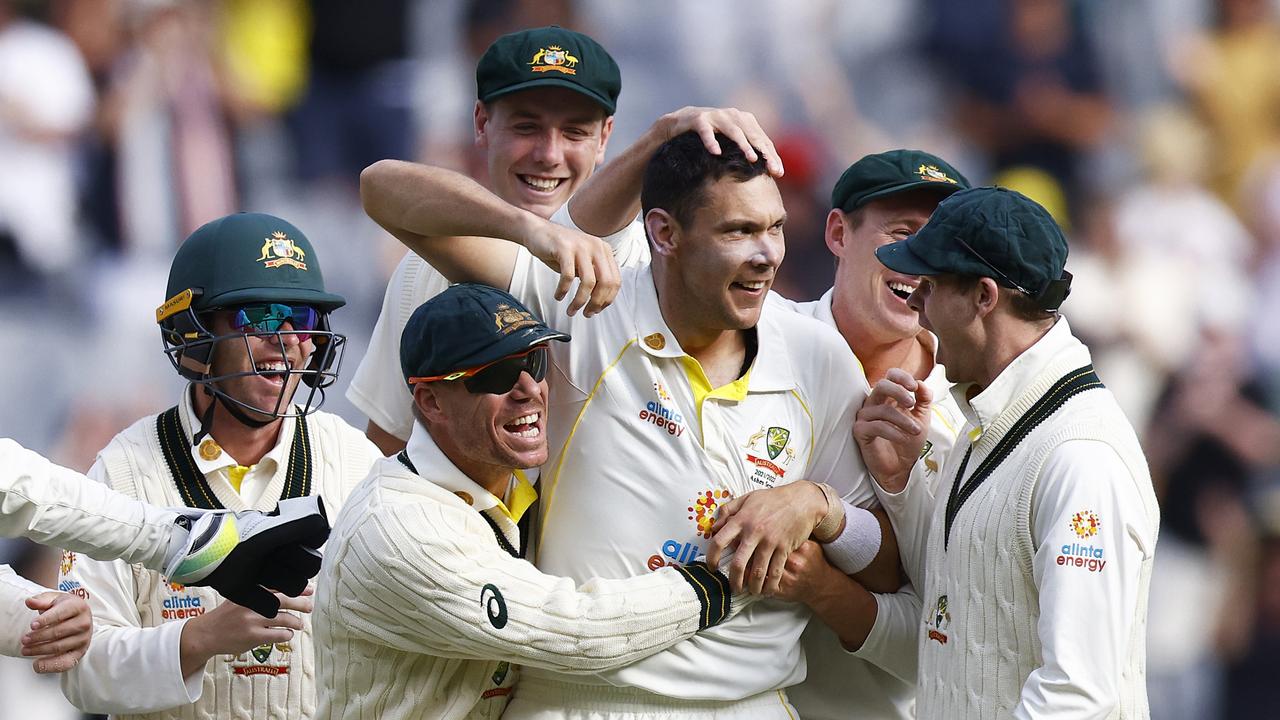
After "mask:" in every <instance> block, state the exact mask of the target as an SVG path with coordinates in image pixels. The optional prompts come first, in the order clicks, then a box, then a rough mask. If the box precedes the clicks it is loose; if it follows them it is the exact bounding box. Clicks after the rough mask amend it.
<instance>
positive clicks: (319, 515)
mask: <svg viewBox="0 0 1280 720" xmlns="http://www.w3.org/2000/svg"><path fill="white" fill-rule="evenodd" d="M174 511H175V512H177V513H178V514H179V517H178V519H177V521H176V524H177V525H178V527H179V528H182V529H183V530H184V531H185V536H184V535H183V533H182V532H179V533H177V534H175V537H174V539H173V540H171V541H170V542H169V552H168V556H167V557H166V558H165V573H164V574H165V576H166V577H168V578H169V580H170V581H172V582H176V583H181V584H183V585H207V586H209V587H211V588H213V589H214V590H217V591H218V592H219V593H221V594H222V596H223V597H225V598H226V599H228V600H230V601H231V602H234V603H236V604H237V605H243V606H244V607H247V608H249V609H250V610H253V611H254V612H256V613H258V614H259V615H262V616H263V617H269V618H270V617H275V616H276V613H277V612H278V611H279V610H280V601H279V600H277V599H276V597H275V596H274V595H272V594H271V592H269V591H268V590H267V589H266V588H271V589H272V590H277V591H279V592H282V593H284V594H285V595H289V596H291V597H297V596H298V595H299V594H301V593H302V591H303V590H304V589H306V587H307V581H308V580H310V579H311V578H313V577H315V574H316V573H317V572H319V571H320V546H321V545H324V542H325V540H327V539H328V538H329V519H328V517H327V516H326V515H325V512H324V504H323V503H321V502H320V497H319V496H317V495H312V496H310V497H304V498H292V499H289V500H282V501H280V504H279V506H277V507H276V509H275V510H273V511H271V512H270V513H263V512H257V511H252V510H250V511H245V512H236V513H233V512H229V511H209V510H197V509H194V508H174Z"/></svg>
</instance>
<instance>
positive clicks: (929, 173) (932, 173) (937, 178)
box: [916, 164, 958, 185]
mask: <svg viewBox="0 0 1280 720" xmlns="http://www.w3.org/2000/svg"><path fill="white" fill-rule="evenodd" d="M916 174H917V175H919V176H920V179H921V180H930V181H932V182H944V183H951V184H952V185H957V184H958V183H957V182H956V181H955V180H954V179H953V178H952V177H951V176H949V175H947V174H946V173H944V172H942V171H941V170H939V169H938V166H937V165H924V164H921V165H920V167H918V168H916Z"/></svg>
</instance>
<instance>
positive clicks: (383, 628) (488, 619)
mask: <svg viewBox="0 0 1280 720" xmlns="http://www.w3.org/2000/svg"><path fill="white" fill-rule="evenodd" d="M568 340H569V337H568V336H567V335H566V334H564V333H562V332H557V331H555V330H552V329H550V328H548V327H547V326H546V325H543V324H542V323H541V322H539V321H537V320H536V319H534V317H533V316H532V315H531V314H530V313H529V311H528V310H527V309H525V307H524V306H523V305H521V304H520V302H519V301H518V300H516V299H515V298H513V297H511V296H510V295H508V294H507V293H505V292H503V291H501V290H497V289H495V288H491V287H488V286H485V285H475V284H470V283H463V284H460V285H454V286H452V287H450V288H449V289H447V290H445V291H444V292H443V293H441V294H440V295H437V296H436V297H435V298H432V299H431V300H430V301H428V302H427V303H425V304H424V305H423V306H422V307H420V308H418V309H417V310H415V311H414V313H413V315H412V316H411V317H410V319H409V323H408V325H407V326H406V327H405V332H404V339H403V342H402V344H401V358H402V364H403V367H404V371H403V373H404V374H403V376H402V377H404V378H405V380H406V381H407V383H408V384H410V385H412V386H413V387H414V413H415V415H416V416H417V418H418V419H417V422H416V424H415V426H414V430H413V434H412V435H411V436H410V438H409V444H408V448H407V449H406V450H405V451H403V452H401V453H400V454H399V455H397V456H396V457H394V458H387V459H384V460H381V461H379V462H378V463H377V464H376V465H375V466H374V469H373V470H372V472H371V473H370V475H369V477H368V478H367V479H366V480H365V481H364V483H363V484H362V485H361V486H360V487H359V488H357V489H356V490H355V492H354V493H353V494H352V496H351V499H350V501H349V502H348V503H347V505H346V507H344V508H343V510H342V513H341V514H340V515H339V516H338V519H337V521H336V523H335V525H336V528H337V530H336V532H335V533H334V536H333V540H332V541H331V542H330V543H329V546H328V549H327V551H326V559H325V564H324V567H323V570H322V571H321V572H322V575H321V578H320V583H319V596H318V605H317V608H316V623H317V626H316V627H317V640H318V644H317V649H318V655H317V660H318V670H319V684H320V687H321V700H320V712H319V713H318V714H319V717H322V718H335V719H336V718H351V719H352V720H356V719H358V718H363V717H369V716H370V715H371V714H376V715H377V716H378V717H380V718H384V719H387V720H391V719H395V720H399V719H401V718H420V719H425V718H442V719H443V718H464V717H465V718H496V717H498V716H499V715H500V714H501V713H502V711H503V708H505V707H506V705H507V701H508V699H509V695H510V693H511V688H512V685H513V684H514V683H515V679H516V674H517V668H516V667H515V664H519V665H523V666H526V667H541V668H549V669H553V670H558V671H561V672H570V673H590V672H600V671H604V670H610V669H613V668H617V667H621V666H623V665H626V664H627V663H630V662H634V661H636V660H639V659H641V658H644V657H647V656H649V655H651V654H653V653H655V652H657V651H659V650H661V649H663V648H665V647H667V646H670V645H672V644H674V643H676V642H677V641H679V640H682V639H684V638H688V637H691V636H693V635H694V633H696V632H698V631H700V630H705V629H707V628H710V627H714V626H715V625H717V624H719V623H720V622H721V621H723V620H725V619H726V618H728V617H729V616H731V615H732V614H733V613H734V612H736V611H737V610H738V608H739V607H740V605H741V603H742V598H731V597H730V594H729V580H728V578H726V577H725V576H724V575H723V574H721V573H719V572H716V571H713V570H711V569H709V568H708V567H707V566H705V565H703V564H702V563H698V562H694V563H690V564H688V565H686V566H682V567H676V568H664V569H661V570H659V571H658V572H656V573H646V574H644V575H640V576H637V577H632V578H628V579H625V580H589V581H587V582H586V583H584V584H582V586H581V587H577V588H575V587H574V585H575V583H574V582H573V581H572V580H569V579H568V578H562V577H554V576H551V575H544V574H542V573H541V572H539V571H538V570H537V569H536V568H534V566H533V565H531V564H530V563H529V562H527V561H526V560H524V559H523V557H524V554H525V550H526V544H525V542H524V537H523V536H524V533H523V532H521V530H522V528H523V527H524V526H526V525H527V524H528V523H527V516H528V515H532V512H530V504H531V503H532V502H533V501H534V499H535V498H536V497H537V493H536V491H535V490H534V489H533V487H532V486H531V485H530V484H529V482H528V480H527V479H526V478H525V476H524V473H523V472H522V470H524V469H528V468H533V467H537V466H539V465H541V464H542V463H544V462H545V461H546V459H547V453H548V450H547V435H546V433H545V429H546V427H547V420H548V406H547V398H548V391H547V370H548V368H549V361H548V354H549V347H548V346H549V344H550V343H552V342H555V341H560V342H567V341H568Z"/></svg>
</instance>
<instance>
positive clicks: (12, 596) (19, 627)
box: [0, 565, 49, 657]
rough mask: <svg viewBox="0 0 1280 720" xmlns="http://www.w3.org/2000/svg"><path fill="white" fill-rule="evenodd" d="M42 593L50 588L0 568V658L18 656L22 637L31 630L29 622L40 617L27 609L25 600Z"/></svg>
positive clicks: (6, 567) (20, 651) (6, 566)
mask: <svg viewBox="0 0 1280 720" xmlns="http://www.w3.org/2000/svg"><path fill="white" fill-rule="evenodd" d="M42 592H49V588H46V587H41V586H40V585H37V584H35V583H33V582H31V581H30V580H28V579H26V578H24V577H22V576H21V575H18V574H17V573H15V572H14V571H13V569H12V568H10V567H9V566H8V565H0V655H7V656H9V657H21V655H22V636H23V635H26V634H27V632H28V631H29V630H31V621H32V620H34V619H35V618H36V615H38V614H39V613H37V612H36V611H35V610H32V609H30V608H28V607H27V604H26V603H27V598H29V597H31V596H32V595H39V594H40V593H42Z"/></svg>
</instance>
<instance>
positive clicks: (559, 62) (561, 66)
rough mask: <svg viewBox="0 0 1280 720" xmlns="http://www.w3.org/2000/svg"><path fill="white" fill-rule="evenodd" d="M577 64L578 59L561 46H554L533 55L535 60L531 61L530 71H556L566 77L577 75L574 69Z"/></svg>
mask: <svg viewBox="0 0 1280 720" xmlns="http://www.w3.org/2000/svg"><path fill="white" fill-rule="evenodd" d="M577 64H578V58H576V57H574V56H572V55H570V54H569V52H568V51H567V50H565V49H564V48H562V47H560V46H559V45H552V46H550V47H544V48H542V49H541V50H539V51H538V52H536V53H534V54H533V59H532V60H530V61H529V69H530V70H532V71H534V72H540V73H544V72H550V71H553V70H554V71H555V72H559V73H564V74H565V75H577V74H578V71H577V70H575V69H574V67H576V66H577Z"/></svg>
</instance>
